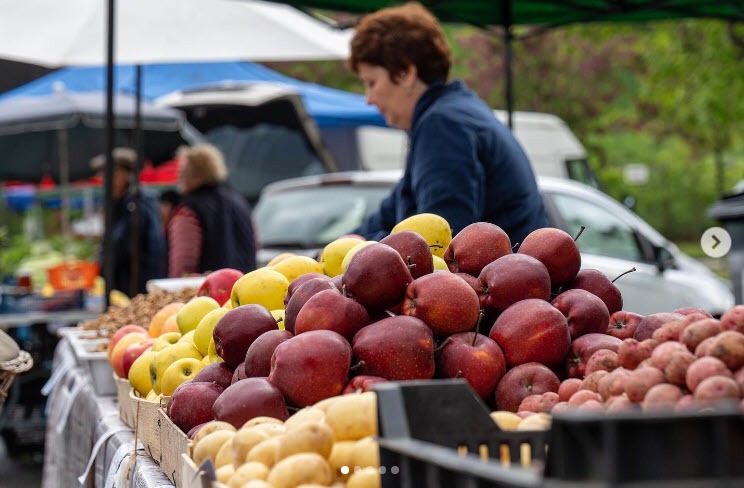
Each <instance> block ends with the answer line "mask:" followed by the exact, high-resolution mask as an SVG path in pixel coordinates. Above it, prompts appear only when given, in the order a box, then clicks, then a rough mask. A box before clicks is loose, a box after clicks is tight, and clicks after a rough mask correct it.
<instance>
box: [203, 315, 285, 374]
mask: <svg viewBox="0 0 744 488" xmlns="http://www.w3.org/2000/svg"><path fill="white" fill-rule="evenodd" d="M276 329H277V325H276V319H275V318H274V316H273V315H271V312H269V311H268V310H267V309H266V307H263V306H261V305H256V304H248V305H241V306H239V307H236V308H234V309H232V310H230V311H229V312H227V313H226V314H225V315H223V316H222V318H221V319H220V320H219V321H218V322H217V324H215V326H214V330H213V331H212V337H213V339H214V349H215V351H216V352H217V355H218V356H219V357H221V358H222V359H224V360H225V363H227V365H228V366H230V367H231V368H233V369H235V368H237V367H238V365H239V364H240V363H242V362H243V361H245V353H246V352H248V348H249V347H250V346H251V344H253V341H255V340H256V338H257V337H258V336H260V335H261V334H263V333H264V332H268V331H270V330H276Z"/></svg>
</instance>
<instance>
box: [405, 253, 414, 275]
mask: <svg viewBox="0 0 744 488" xmlns="http://www.w3.org/2000/svg"><path fill="white" fill-rule="evenodd" d="M406 261H408V269H409V270H410V271H411V272H413V271H415V270H416V263H412V262H411V256H406Z"/></svg>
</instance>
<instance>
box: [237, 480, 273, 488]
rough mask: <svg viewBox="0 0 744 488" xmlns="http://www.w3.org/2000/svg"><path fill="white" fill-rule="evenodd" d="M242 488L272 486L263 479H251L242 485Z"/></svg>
mask: <svg viewBox="0 0 744 488" xmlns="http://www.w3.org/2000/svg"><path fill="white" fill-rule="evenodd" d="M243 488H274V487H273V486H271V485H270V484H269V483H268V482H266V481H264V480H253V481H249V482H248V483H246V484H244V485H243Z"/></svg>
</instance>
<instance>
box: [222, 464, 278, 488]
mask: <svg viewBox="0 0 744 488" xmlns="http://www.w3.org/2000/svg"><path fill="white" fill-rule="evenodd" d="M268 475H269V468H267V467H266V466H265V465H264V464H262V463H258V462H252V463H245V464H243V465H241V466H240V467H237V468H235V473H233V475H232V477H231V478H230V480H229V481H228V482H227V485H228V486H229V487H230V488H241V487H242V486H243V485H245V484H246V483H248V482H249V481H253V480H265V479H266V477H267V476H268Z"/></svg>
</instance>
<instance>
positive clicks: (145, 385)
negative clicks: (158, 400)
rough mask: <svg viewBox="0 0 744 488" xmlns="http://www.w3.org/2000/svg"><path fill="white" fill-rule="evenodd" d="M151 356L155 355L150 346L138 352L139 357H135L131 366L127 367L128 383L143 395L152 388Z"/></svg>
mask: <svg viewBox="0 0 744 488" xmlns="http://www.w3.org/2000/svg"><path fill="white" fill-rule="evenodd" d="M153 357H155V351H153V350H152V348H150V349H148V350H147V351H145V352H143V353H142V354H140V357H138V358H137V359H135V361H134V362H133V363H132V367H131V368H129V384H130V385H132V388H134V389H135V390H136V391H137V392H138V393H139V394H140V395H142V396H143V397H144V396H146V395H147V394H148V393H149V392H150V390H152V381H151V380H150V362H152V358H153Z"/></svg>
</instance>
